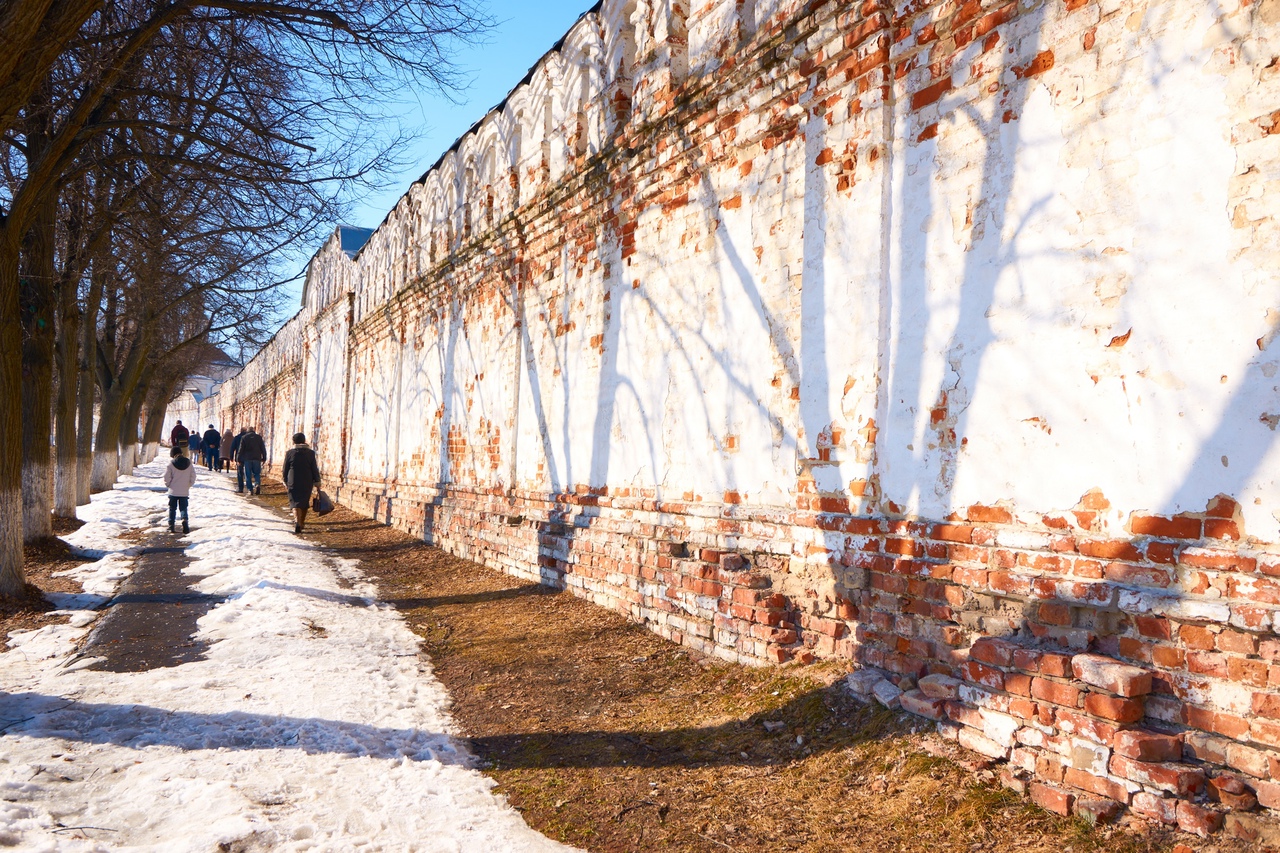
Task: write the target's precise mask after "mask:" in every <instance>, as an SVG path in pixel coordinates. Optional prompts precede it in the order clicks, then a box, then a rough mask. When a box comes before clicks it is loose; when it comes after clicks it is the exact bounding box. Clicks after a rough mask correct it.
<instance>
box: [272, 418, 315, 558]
mask: <svg viewBox="0 0 1280 853" xmlns="http://www.w3.org/2000/svg"><path fill="white" fill-rule="evenodd" d="M280 476H281V477H283V478H284V485H285V488H286V489H288V490H289V506H291V507H293V532H294V533H301V532H302V525H304V524H306V523H307V510H309V509H311V493H312V492H313V491H315V492H318V491H320V466H319V464H318V463H317V462H316V452H315V451H314V450H312V449H311V448H310V447H308V446H307V437H306V435H304V434H303V433H300V432H299V433H294V436H293V447H291V448H290V449H289V452H288V453H286V454H285V455H284V467H283V468H281V469H280Z"/></svg>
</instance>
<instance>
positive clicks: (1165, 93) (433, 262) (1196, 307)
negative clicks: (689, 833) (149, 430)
mask: <svg viewBox="0 0 1280 853" xmlns="http://www.w3.org/2000/svg"><path fill="white" fill-rule="evenodd" d="M1278 38H1280V2H1277V0H1261V2H1252V3H1247V2H1241V1H1240V0H1223V1H1222V2H1216V3H1204V2H1199V1H1198V0H1151V2H1147V3H1144V2H1120V0H968V2H957V1H956V0H946V2H940V0H915V2H902V0H897V2H888V0H867V2H864V3H847V2H845V3H837V2H821V0H815V2H810V3H803V4H802V3H798V2H794V0H754V2H753V0H707V2H703V3H701V4H700V5H697V6H691V5H690V4H689V3H688V2H687V0H663V2H656V3H649V2H639V1H638V0H630V2H622V0H604V2H603V3H601V4H600V5H598V6H597V7H595V8H594V9H593V10H591V11H590V12H589V13H587V14H585V15H584V16H583V17H582V18H581V19H580V20H579V21H578V22H577V23H576V24H575V25H574V27H573V28H572V29H571V30H570V32H569V33H568V34H567V35H566V37H565V38H564V40H563V41H562V43H560V44H559V45H558V46H557V47H556V48H555V49H553V50H552V51H551V52H550V53H549V54H547V56H546V57H544V59H543V60H542V61H541V62H540V63H539V64H538V66H536V67H535V69H534V70H533V71H532V72H531V74H530V76H529V77H528V79H527V80H526V81H524V82H522V83H521V84H520V85H519V86H518V87H517V88H516V89H515V90H514V91H513V92H512V93H511V95H510V96H509V97H508V99H507V100H506V101H505V102H504V103H503V104H502V105H501V106H500V107H498V108H496V109H495V110H494V111H492V112H491V113H489V114H488V115H487V116H485V117H484V119H483V120H482V121H480V122H479V123H478V124H477V125H476V127H475V128H473V129H472V130H471V131H470V132H469V133H468V134H467V135H465V136H464V137H463V138H462V139H461V140H459V141H458V143H457V144H456V145H455V146H454V148H453V149H452V150H450V151H449V152H448V153H447V154H446V155H445V156H444V157H443V158H442V159H441V161H440V162H439V163H437V164H436V165H435V166H434V167H432V168H431V169H430V170H429V171H428V172H427V173H426V174H425V175H424V176H423V178H422V179H421V180H420V181H419V182H418V183H416V184H414V185H413V187H411V188H410V190H409V191H408V192H407V193H406V194H405V196H404V197H403V198H402V199H401V201H400V202H399V204H398V205H397V206H396V207H395V209H394V210H392V211H391V212H390V213H389V214H388V215H387V218H386V219H385V221H384V222H383V223H382V224H381V225H380V226H379V227H378V228H377V229H376V230H375V231H374V233H373V234H372V236H371V237H370V238H369V239H368V242H367V243H365V244H364V245H363V247H362V248H361V249H360V250H359V252H358V254H355V255H354V257H352V256H351V255H350V254H349V253H347V252H343V251H342V249H341V246H340V245H339V241H338V238H337V237H336V236H335V239H334V240H333V241H331V242H330V243H329V244H327V245H326V246H325V248H324V249H323V250H322V251H321V252H320V253H319V254H318V255H317V256H316V259H315V260H314V261H313V263H312V266H311V269H310V271H309V274H308V282H307V290H306V294H305V296H304V306H303V309H302V311H301V312H300V313H299V315H298V316H297V317H295V318H294V319H293V320H291V321H290V322H289V323H288V324H286V326H285V327H284V328H282V329H281V331H280V333H279V334H278V335H277V336H276V338H275V340H273V342H272V343H271V344H270V345H269V346H268V347H267V348H265V349H264V350H263V351H262V353H260V354H259V356H258V357H257V358H256V359H254V361H253V362H252V363H251V364H250V365H248V366H247V367H246V369H245V371H244V373H242V374H241V375H240V377H238V378H237V379H236V380H234V381H233V382H231V383H228V384H227V385H226V386H224V389H223V392H222V393H221V394H220V395H219V403H218V405H220V406H221V407H222V408H223V410H224V417H222V418H221V423H224V424H234V425H235V426H237V427H238V426H239V425H240V424H242V423H246V422H254V423H255V424H257V425H258V426H259V427H260V429H262V430H263V431H264V432H265V433H266V435H267V436H268V438H269V442H270V444H271V447H272V453H273V459H278V458H279V456H280V454H281V453H282V452H283V450H284V449H285V448H286V447H287V445H288V441H289V436H290V435H291V434H292V433H293V432H294V431H295V430H297V429H303V430H305V431H306V432H308V434H309V435H311V436H313V437H314V439H315V442H316V444H317V446H318V448H319V450H320V454H321V467H322V470H323V471H324V473H325V476H326V481H327V482H328V483H329V484H331V485H333V486H334V488H333V489H331V491H333V492H337V497H338V499H339V500H341V501H343V502H344V503H346V504H348V505H350V506H352V507H354V508H356V509H358V510H360V511H362V512H366V513H368V514H370V515H373V516H376V517H377V518H379V519H382V520H384V521H386V522H387V523H390V524H394V525H396V526H398V527H401V528H403V529H405V530H408V531H411V532H413V533H415V534H418V535H422V536H424V537H425V539H426V540H427V541H429V542H432V543H434V544H436V545H439V546H440V547H442V548H444V549H446V550H448V551H451V552H453V553H456V554H459V555H461V556H464V557H468V558H470V559H473V560H476V561H479V562H481V563H484V564H486V565H489V566H494V567H497V568H501V569H503V570H504V571H507V572H510V573H512V574H515V575H519V576H522V577H528V578H531V579H536V580H539V581H541V582H543V583H547V584H551V585H555V586H559V587H563V588H566V589H568V590H570V591H572V592H573V593H574V594H577V595H581V596H583V597H585V598H588V599H590V600H592V601H595V602H597V603H599V604H601V605H603V606H606V607H611V608H613V609H616V610H618V611H620V612H623V613H626V614H628V615H629V616H630V617H631V618H633V619H635V620H636V621H638V622H642V623H644V624H645V625H647V626H648V627H649V628H650V629H652V630H654V631H656V632H658V633H660V634H661V635H662V636H664V637H667V638H669V639H671V640H672V641H675V642H679V643H683V644H685V645H688V646H691V647H694V648H696V649H699V650H701V651H703V652H706V653H708V654H711V655H715V656H718V657H722V658H726V659H729V660H738V661H744V662H761V661H776V662H781V661H787V660H792V659H802V660H807V659H811V658H812V657H815V656H818V657H844V658H849V659H851V660H854V661H856V662H857V663H859V664H860V665H861V666H862V667H863V669H864V670H865V671H866V672H868V673H870V675H867V676H859V678H857V679H854V683H855V686H857V685H861V686H862V687H863V688H864V689H866V690H867V691H874V692H875V693H876V694H877V695H880V696H881V698H883V699H885V700H886V701H889V702H893V703H900V704H901V705H902V706H903V707H906V708H908V709H909V710H912V711H913V712H915V713H918V714H922V715H924V716H927V717H930V718H932V719H936V720H938V721H939V725H940V730H941V731H942V732H943V733H944V734H946V735H947V736H949V737H952V738H954V739H957V740H958V741H959V742H960V743H961V744H963V745H965V746H966V747H969V748H971V749H974V750H976V751H978V752H981V753H983V754H985V755H987V756H989V757H991V758H993V759H995V760H999V761H1003V762H1005V774H1004V778H1005V781H1006V783H1007V784H1010V785H1013V786H1015V787H1018V788H1020V789H1022V790H1028V791H1029V792H1030V794H1031V795H1032V797H1033V798H1035V799H1036V801H1037V802H1039V803H1041V804H1042V805H1045V806H1046V807H1047V808H1050V809H1054V810H1057V811H1060V812H1063V813H1068V812H1072V811H1075V812H1076V813H1078V814H1082V815H1090V814H1095V813H1098V812H1106V811H1107V810H1108V809H1109V808H1111V807H1110V806H1109V805H1108V803H1113V802H1114V803H1120V804H1122V805H1125V806H1128V807H1129V808H1130V809H1132V810H1133V811H1134V812H1136V813H1138V814H1141V815H1143V816H1145V817H1148V818H1151V819H1154V820H1159V821H1163V822H1167V823H1171V824H1172V823H1176V824H1178V825H1179V826H1181V827H1182V828H1184V829H1187V830H1190V831H1197V832H1202V833H1207V832H1209V831H1212V830H1215V829H1217V828H1218V827H1220V826H1222V825H1223V824H1224V823H1225V825H1226V826H1227V828H1228V829H1229V830H1230V831H1231V832H1233V833H1234V834H1236V835H1240V836H1242V837H1249V834H1250V833H1254V834H1255V836H1256V833H1258V832H1262V831H1263V830H1262V829H1261V828H1260V826H1261V824H1260V823H1259V820H1258V818H1256V817H1254V816H1253V815H1251V814H1250V813H1249V812H1250V811H1251V809H1253V808H1255V807H1256V804H1257V803H1258V802H1261V804H1262V805H1263V806H1265V807H1267V808H1280V637H1277V634H1276V631H1277V629H1280V617H1278V616H1277V614H1278V613H1280V517H1278V516H1280V513H1278V512H1277V510H1278V509H1280V480H1278V479H1277V462H1278V461H1280V447H1277V442H1276V436H1277V433H1276V428H1277V425H1278V424H1280V400H1278V398H1277V389H1278V383H1277V380H1276V371H1277V367H1278V366H1280V349H1277V347H1276V345H1275V343H1274V341H1275V338H1276V336H1277V330H1280V308H1278V307H1277V306H1280V281H1278V280H1277V277H1276V275H1275V272H1274V270H1275V268H1276V265H1277V260H1280V254H1278V253H1280V245H1278V240H1277V235H1278V232H1277V221H1276V212H1277V199H1280V192H1277V179H1278V178H1280V145H1278V144H1277V139H1280V136H1277V135H1273V134H1274V132H1275V131H1276V129H1277V128H1278V127H1280V113H1278V112H1275V107H1276V104H1277V103H1278V102H1280V99H1278V98H1277V94H1278V92H1280V84H1278V82H1277V80H1278V76H1280V62H1278V61H1277V53H1280V42H1278ZM882 679H883V680H882ZM897 691H903V692H902V693H901V694H899V693H898V692H897Z"/></svg>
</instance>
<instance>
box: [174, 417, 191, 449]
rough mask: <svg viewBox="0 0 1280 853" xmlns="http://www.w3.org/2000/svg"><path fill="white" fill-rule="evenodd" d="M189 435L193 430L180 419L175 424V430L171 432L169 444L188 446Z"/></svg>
mask: <svg viewBox="0 0 1280 853" xmlns="http://www.w3.org/2000/svg"><path fill="white" fill-rule="evenodd" d="M189 435H191V430H189V429H187V428H186V427H184V426H183V425H182V421H181V420H179V421H178V422H177V423H176V424H174V425H173V430H172V431H171V432H170V433H169V446H170V447H186V446H187V437H188V436H189Z"/></svg>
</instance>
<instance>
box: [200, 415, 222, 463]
mask: <svg viewBox="0 0 1280 853" xmlns="http://www.w3.org/2000/svg"><path fill="white" fill-rule="evenodd" d="M202 444H203V445H204V467H206V468H208V469H209V470H210V471H212V470H213V469H215V468H217V467H218V449H219V448H220V447H222V433H220V432H218V430H217V429H216V428H215V427H214V425H213V424H209V428H208V429H207V430H205V431H204V441H203V442H202Z"/></svg>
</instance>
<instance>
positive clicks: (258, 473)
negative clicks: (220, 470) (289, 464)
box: [240, 427, 267, 495]
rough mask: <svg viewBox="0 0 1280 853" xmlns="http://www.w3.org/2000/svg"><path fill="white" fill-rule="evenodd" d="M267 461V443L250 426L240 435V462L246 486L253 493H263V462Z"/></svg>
mask: <svg viewBox="0 0 1280 853" xmlns="http://www.w3.org/2000/svg"><path fill="white" fill-rule="evenodd" d="M266 461H267V445H266V443H265V442H263V440H262V436H260V435H258V434H257V433H256V432H254V431H253V427H249V428H248V430H247V431H246V432H245V434H244V435H243V436H241V437H240V464H241V465H243V466H244V487H245V488H246V489H248V490H249V491H250V492H251V493H252V494H255V495H260V494H262V463H263V462H266Z"/></svg>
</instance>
